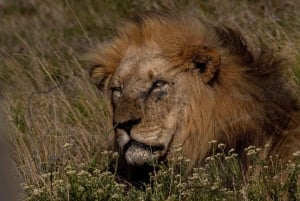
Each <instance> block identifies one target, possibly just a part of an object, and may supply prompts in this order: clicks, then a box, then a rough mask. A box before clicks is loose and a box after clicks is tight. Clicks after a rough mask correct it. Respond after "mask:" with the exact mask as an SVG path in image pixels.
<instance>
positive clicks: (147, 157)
mask: <svg viewBox="0 0 300 201" xmlns="http://www.w3.org/2000/svg"><path fill="white" fill-rule="evenodd" d="M162 150H163V148H162V147H159V146H158V147H153V149H151V147H150V146H147V145H142V144H140V143H131V145H130V146H129V147H128V148H127V150H125V158H126V161H127V163H128V164H130V165H137V166H142V165H144V164H145V163H148V164H151V163H153V162H154V161H156V160H157V159H158V158H159V156H160V155H161V154H160V153H161V151H162Z"/></svg>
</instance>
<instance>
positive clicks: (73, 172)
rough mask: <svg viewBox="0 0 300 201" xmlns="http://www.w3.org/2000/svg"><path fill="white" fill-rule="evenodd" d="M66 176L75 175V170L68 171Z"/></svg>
mask: <svg viewBox="0 0 300 201" xmlns="http://www.w3.org/2000/svg"><path fill="white" fill-rule="evenodd" d="M67 174H68V175H74V174H76V171H75V170H69V171H67Z"/></svg>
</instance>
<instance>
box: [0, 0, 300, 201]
mask: <svg viewBox="0 0 300 201" xmlns="http://www.w3.org/2000/svg"><path fill="white" fill-rule="evenodd" d="M169 9H171V10H173V9H179V10H183V11H187V12H193V13H194V14H195V15H198V16H200V17H204V18H206V19H208V20H210V21H213V22H214V23H225V24H228V25H230V26H233V27H236V28H238V29H240V30H241V31H242V32H243V33H244V34H245V35H246V37H247V38H248V39H249V40H250V41H252V43H254V44H255V43H257V42H259V41H264V42H265V44H268V45H269V46H271V47H272V48H273V49H274V50H275V51H279V50H284V52H285V53H286V54H287V56H289V57H290V58H291V59H293V61H294V64H295V65H294V68H293V69H294V71H295V75H296V76H297V77H298V78H300V70H299V69H300V32H299V31H300V13H299V10H300V4H299V2H298V1H297V0H289V1H280V0H270V1H257V0H241V1H239V0H231V1H230V0H223V1H219V0H201V1H196V0H192V1H187V0H168V1H159V0H153V1H142V0H134V1H132V0H113V1H110V0H102V1H96V0H84V1H77V0H44V1H38V0H0V24H1V27H0V88H1V93H2V103H1V105H2V107H3V109H4V110H5V111H6V113H7V116H8V122H9V123H8V134H9V136H8V137H9V140H10V142H11V145H12V147H13V149H12V150H13V159H14V161H15V163H16V165H17V168H18V171H19V174H20V178H21V181H22V183H23V184H24V194H25V195H24V199H25V200H39V201H43V200H55V201H56V200H265V199H270V200H286V199H288V200H300V192H299V189H298V187H297V185H295V180H296V176H295V175H297V172H298V171H299V162H298V161H293V162H291V163H289V164H284V165H280V163H279V159H277V158H276V156H274V157H273V158H270V159H269V160H268V161H269V162H266V161H261V160H259V157H258V155H257V153H256V152H259V149H257V148H255V147H250V148H248V149H247V150H246V151H247V152H249V153H250V154H253V166H251V167H248V168H250V169H253V172H252V173H251V174H252V176H251V175H250V176H249V178H250V179H249V181H246V180H245V177H244V176H243V174H242V172H241V170H240V168H239V165H238V163H237V160H236V159H237V157H238V156H236V154H234V152H230V153H227V152H225V151H224V150H223V149H222V146H221V147H219V149H218V151H216V153H214V154H213V155H212V156H211V157H209V158H208V159H207V160H206V163H205V164H204V165H203V167H201V168H199V169H194V170H193V173H192V174H190V175H185V173H184V171H183V170H184V169H185V166H186V164H187V163H188V159H185V158H183V157H182V156H181V155H180V148H178V150H177V152H178V153H177V154H175V158H174V160H173V161H172V160H171V161H170V164H169V165H165V164H157V167H158V169H157V171H156V172H155V173H154V174H153V175H152V177H151V183H150V184H147V185H146V186H145V190H140V189H138V188H135V187H132V186H131V185H130V184H128V183H126V182H123V181H119V180H118V179H117V178H116V177H117V176H116V175H114V174H113V173H110V172H108V171H107V167H108V158H110V157H117V156H116V154H113V153H109V152H105V151H104V150H105V139H106V137H107V135H108V133H109V132H111V130H110V128H109V127H107V126H106V125H107V124H106V122H107V121H109V116H108V109H107V106H106V105H105V104H104V101H103V100H102V98H101V96H100V95H99V94H98V93H97V90H96V88H95V87H94V86H93V85H92V84H91V82H90V80H89V77H88V66H85V64H84V62H82V59H81V58H82V57H83V55H84V54H85V53H86V52H88V51H89V50H90V49H92V48H94V47H95V46H97V44H98V43H99V42H101V41H103V40H106V39H109V38H110V37H112V36H113V34H114V32H115V27H116V26H117V25H118V23H119V22H120V21H121V20H122V19H123V18H125V17H128V16H131V15H133V14H135V13H139V12H143V11H145V10H161V11H166V10H169ZM216 147H217V145H216ZM216 150H217V148H216ZM222 150H223V151H222ZM258 169H261V170H262V173H261V174H259V175H258V176H257V175H256V174H257V171H255V170H258ZM282 174H288V175H289V179H288V181H285V182H282V181H280V175H282ZM117 181H118V182H117Z"/></svg>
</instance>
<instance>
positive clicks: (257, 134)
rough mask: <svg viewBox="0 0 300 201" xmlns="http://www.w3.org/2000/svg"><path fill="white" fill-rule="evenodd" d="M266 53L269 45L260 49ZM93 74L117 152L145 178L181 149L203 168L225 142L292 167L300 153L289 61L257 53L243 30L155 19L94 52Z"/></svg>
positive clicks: (125, 29) (124, 166) (138, 20)
mask: <svg viewBox="0 0 300 201" xmlns="http://www.w3.org/2000/svg"><path fill="white" fill-rule="evenodd" d="M261 48H262V47H261ZM89 61H90V63H91V65H92V66H93V67H92V68H91V70H90V76H91V78H92V79H93V81H94V83H95V84H96V85H97V87H98V88H99V89H100V90H101V91H102V92H103V94H104V95H105V97H107V99H108V101H109V103H110V105H111V113H112V126H113V127H114V133H112V134H111V136H110V148H111V149H112V150H115V151H118V152H119V154H120V171H121V172H123V174H125V176H127V177H129V179H141V178H142V177H143V171H145V172H147V171H148V168H150V166H148V165H147V163H148V162H149V161H150V160H151V159H153V158H156V159H158V160H160V161H163V160H166V159H168V157H169V156H170V148H171V147H172V146H173V145H179V144H180V145H182V152H183V154H184V155H185V156H187V157H188V158H190V159H191V165H190V166H191V167H196V166H199V165H201V163H202V162H203V160H204V159H205V157H207V156H208V154H209V153H210V151H211V147H210V145H209V141H211V140H217V141H218V142H222V143H225V144H226V145H227V147H229V148H235V150H236V152H237V153H238V154H239V156H240V162H241V164H242V166H247V164H246V163H247V158H246V156H245V154H244V151H243V149H244V148H245V147H247V146H250V145H254V146H256V147H263V146H264V145H265V144H267V143H268V144H269V145H270V146H269V149H268V150H265V154H266V156H269V155H273V154H279V157H282V158H283V159H284V160H287V159H289V158H290V156H292V153H293V152H295V151H297V150H298V149H299V148H300V144H299V142H300V141H299V140H300V132H298V131H296V129H298V125H299V114H300V113H299V103H298V95H297V90H296V87H295V86H296V85H295V84H294V81H293V79H292V78H291V76H290V74H289V71H290V68H289V66H288V65H289V64H288V63H287V62H286V59H285V58H283V57H281V56H280V55H276V54H275V53H272V52H271V51H267V50H264V49H261V50H259V49H254V48H250V47H249V46H248V45H247V43H246V41H245V39H244V38H243V37H242V36H241V35H240V33H238V32H237V31H234V30H232V29H231V28H228V27H224V26H213V25H211V24H209V23H206V22H202V21H201V20H199V19H197V18H194V17H184V16H179V15H177V16H173V15H168V14H158V13H148V14H144V15H140V16H138V17H135V18H133V19H131V20H129V21H127V22H126V23H125V24H124V25H123V26H122V27H121V28H120V29H119V31H118V32H117V35H116V36H115V37H114V38H113V39H112V40H111V41H109V42H107V43H105V44H103V45H101V46H100V47H99V49H97V50H96V51H94V52H93V53H91V54H90V55H89Z"/></svg>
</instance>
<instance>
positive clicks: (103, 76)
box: [89, 64, 113, 93]
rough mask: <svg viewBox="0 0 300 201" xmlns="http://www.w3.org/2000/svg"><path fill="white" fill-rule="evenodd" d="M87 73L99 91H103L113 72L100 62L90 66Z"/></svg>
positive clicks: (105, 89) (106, 87)
mask: <svg viewBox="0 0 300 201" xmlns="http://www.w3.org/2000/svg"><path fill="white" fill-rule="evenodd" d="M89 73H90V77H91V79H92V82H93V83H94V84H95V85H96V86H97V88H98V89H99V90H100V91H101V92H103V93H105V92H106V91H107V89H108V85H109V82H110V80H111V76H112V74H113V73H112V72H111V71H109V70H108V69H107V68H106V67H105V66H103V65H100V64H97V65H93V66H92V67H91V68H90V70H89Z"/></svg>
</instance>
